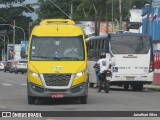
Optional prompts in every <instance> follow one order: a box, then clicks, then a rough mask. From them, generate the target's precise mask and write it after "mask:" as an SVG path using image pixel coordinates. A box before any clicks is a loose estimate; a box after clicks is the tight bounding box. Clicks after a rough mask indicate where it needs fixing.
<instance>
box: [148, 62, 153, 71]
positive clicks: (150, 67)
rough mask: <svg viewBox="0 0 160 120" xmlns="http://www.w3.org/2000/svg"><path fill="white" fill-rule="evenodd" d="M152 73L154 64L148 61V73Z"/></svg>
mask: <svg viewBox="0 0 160 120" xmlns="http://www.w3.org/2000/svg"><path fill="white" fill-rule="evenodd" d="M152 71H154V64H153V61H150V65H149V72H152Z"/></svg>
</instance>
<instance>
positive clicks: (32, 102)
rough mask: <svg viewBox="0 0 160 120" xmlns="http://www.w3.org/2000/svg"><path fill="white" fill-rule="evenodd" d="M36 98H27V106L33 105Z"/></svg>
mask: <svg viewBox="0 0 160 120" xmlns="http://www.w3.org/2000/svg"><path fill="white" fill-rule="evenodd" d="M35 101H36V97H32V96H28V104H31V105H32V104H35Z"/></svg>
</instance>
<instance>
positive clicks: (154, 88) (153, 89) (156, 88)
mask: <svg viewBox="0 0 160 120" xmlns="http://www.w3.org/2000/svg"><path fill="white" fill-rule="evenodd" d="M144 89H147V90H152V91H157V92H160V87H159V88H158V87H156V86H155V87H147V86H144Z"/></svg>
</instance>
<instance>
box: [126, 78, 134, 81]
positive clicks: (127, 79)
mask: <svg viewBox="0 0 160 120" xmlns="http://www.w3.org/2000/svg"><path fill="white" fill-rule="evenodd" d="M126 80H134V77H126Z"/></svg>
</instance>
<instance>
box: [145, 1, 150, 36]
mask: <svg viewBox="0 0 160 120" xmlns="http://www.w3.org/2000/svg"><path fill="white" fill-rule="evenodd" d="M151 7H152V0H150V3H149V7H148V13H147V18H146V29H145V33H146V34H147V33H148V21H149V15H150V13H151Z"/></svg>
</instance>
